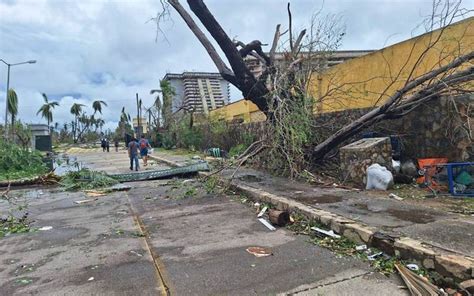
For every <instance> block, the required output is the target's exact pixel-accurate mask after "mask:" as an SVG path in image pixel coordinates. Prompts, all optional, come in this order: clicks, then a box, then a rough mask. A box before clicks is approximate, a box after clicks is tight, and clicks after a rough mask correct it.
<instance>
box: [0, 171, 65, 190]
mask: <svg viewBox="0 0 474 296" xmlns="http://www.w3.org/2000/svg"><path fill="white" fill-rule="evenodd" d="M60 180H61V177H59V176H57V175H56V174H54V172H49V173H47V174H46V175H41V176H36V177H32V178H23V179H18V180H10V181H0V187H10V186H24V185H34V184H41V185H55V184H58V183H59V181H60Z"/></svg>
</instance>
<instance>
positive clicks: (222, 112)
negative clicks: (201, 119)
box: [209, 99, 265, 123]
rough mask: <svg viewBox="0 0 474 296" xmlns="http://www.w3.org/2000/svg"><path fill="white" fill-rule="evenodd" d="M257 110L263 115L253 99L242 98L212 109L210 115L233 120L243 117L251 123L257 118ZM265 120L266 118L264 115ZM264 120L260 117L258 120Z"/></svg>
mask: <svg viewBox="0 0 474 296" xmlns="http://www.w3.org/2000/svg"><path fill="white" fill-rule="evenodd" d="M255 112H258V113H261V115H263V113H262V112H260V111H259V110H258V108H257V105H255V104H254V103H252V102H251V101H248V100H244V99H242V100H239V101H236V102H233V103H231V104H228V105H226V106H224V107H221V108H218V109H215V110H212V111H211V112H210V113H209V115H210V116H211V117H213V118H224V119H225V120H227V121H232V120H233V119H236V118H243V120H244V122H245V123H249V122H254V121H255V120H257V116H255V114H256V113H255ZM263 120H265V116H264V115H263ZM263 120H262V119H261V118H260V119H258V120H257V121H263Z"/></svg>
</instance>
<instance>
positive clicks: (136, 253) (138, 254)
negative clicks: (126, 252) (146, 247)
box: [130, 251, 143, 257]
mask: <svg viewBox="0 0 474 296" xmlns="http://www.w3.org/2000/svg"><path fill="white" fill-rule="evenodd" d="M130 253H132V254H135V255H137V256H138V257H143V255H142V254H140V253H138V252H135V251H130Z"/></svg>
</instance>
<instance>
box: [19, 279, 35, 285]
mask: <svg viewBox="0 0 474 296" xmlns="http://www.w3.org/2000/svg"><path fill="white" fill-rule="evenodd" d="M16 282H17V283H19V284H23V285H28V284H31V283H32V282H33V280H31V279H19V280H17V281H16Z"/></svg>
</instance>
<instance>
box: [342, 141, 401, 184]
mask: <svg viewBox="0 0 474 296" xmlns="http://www.w3.org/2000/svg"><path fill="white" fill-rule="evenodd" d="M339 156H340V161H341V172H342V179H343V180H344V181H349V182H352V183H356V184H358V185H365V184H366V175H367V173H366V172H367V168H368V167H369V166H370V165H371V164H374V163H378V164H380V165H381V166H384V167H386V168H387V169H389V170H391V169H392V147H391V144H390V138H388V137H384V138H366V139H361V140H358V141H356V142H354V143H351V144H349V145H346V146H344V147H342V148H341V149H340V154H339Z"/></svg>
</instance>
